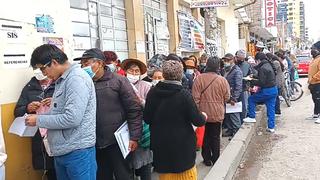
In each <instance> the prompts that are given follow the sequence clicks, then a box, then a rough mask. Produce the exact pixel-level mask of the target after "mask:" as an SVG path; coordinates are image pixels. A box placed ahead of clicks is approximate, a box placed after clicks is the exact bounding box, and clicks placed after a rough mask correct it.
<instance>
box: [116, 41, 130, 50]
mask: <svg viewBox="0 0 320 180" xmlns="http://www.w3.org/2000/svg"><path fill="white" fill-rule="evenodd" d="M115 49H116V50H128V42H127V41H116V42H115Z"/></svg>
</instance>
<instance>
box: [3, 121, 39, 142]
mask: <svg viewBox="0 0 320 180" xmlns="http://www.w3.org/2000/svg"><path fill="white" fill-rule="evenodd" d="M25 119H26V117H25V116H24V117H17V118H16V119H15V120H14V121H13V123H12V124H11V126H10V129H9V133H11V134H16V135H18V136H20V137H33V136H34V135H35V134H36V132H37V131H38V127H37V126H33V127H31V126H26V125H25Z"/></svg>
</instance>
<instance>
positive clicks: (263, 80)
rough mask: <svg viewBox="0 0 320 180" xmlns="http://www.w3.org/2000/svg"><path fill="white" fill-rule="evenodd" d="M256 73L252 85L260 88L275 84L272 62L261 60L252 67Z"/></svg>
mask: <svg viewBox="0 0 320 180" xmlns="http://www.w3.org/2000/svg"><path fill="white" fill-rule="evenodd" d="M254 68H255V69H256V70H257V72H258V74H256V75H255V76H254V78H255V79H257V81H253V85H257V86H259V87H261V88H270V87H274V86H276V69H275V67H273V64H272V63H271V62H269V61H267V60H262V61H261V62H260V63H259V64H258V65H257V66H255V67H254Z"/></svg>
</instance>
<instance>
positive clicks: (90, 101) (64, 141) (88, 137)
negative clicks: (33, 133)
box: [37, 64, 96, 156]
mask: <svg viewBox="0 0 320 180" xmlns="http://www.w3.org/2000/svg"><path fill="white" fill-rule="evenodd" d="M37 126H38V127H41V128H47V129H48V131H47V133H48V136H47V137H48V142H49V146H50V150H51V151H52V154H53V156H62V155H65V154H68V153H70V152H73V151H75V150H79V149H85V148H89V147H93V146H94V145H95V142H96V96H95V90H94V85H93V81H92V79H91V78H90V76H88V74H87V73H86V72H85V71H84V70H82V69H81V68H80V65H79V64H73V65H71V66H70V67H69V69H67V70H66V71H65V72H64V73H63V74H62V76H61V77H60V78H59V79H57V80H56V82H55V91H54V94H53V97H52V102H51V107H50V112H49V113H48V114H46V115H38V117H37Z"/></svg>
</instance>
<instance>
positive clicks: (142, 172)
mask: <svg viewBox="0 0 320 180" xmlns="http://www.w3.org/2000/svg"><path fill="white" fill-rule="evenodd" d="M121 66H122V68H123V69H124V70H125V71H126V74H127V78H128V80H129V81H130V83H131V84H132V86H133V87H134V89H135V92H136V94H137V96H138V97H139V99H140V101H141V104H142V105H143V107H144V105H145V102H146V98H147V94H148V92H149V90H150V88H151V86H152V85H151V83H149V82H146V81H143V80H141V75H143V74H145V73H146V72H147V66H146V65H145V64H144V63H143V62H142V61H140V60H138V59H126V60H124V61H123V62H122V64H121ZM146 126H147V127H146ZM145 128H146V129H145ZM144 131H145V132H146V131H148V132H150V131H149V128H148V125H146V124H145V123H144ZM152 159H153V156H152V152H151V150H150V148H149V147H142V146H138V148H137V150H136V151H135V152H134V153H133V154H132V159H131V166H132V167H133V168H134V169H135V174H136V175H137V176H140V179H141V180H151V168H152V165H151V163H152Z"/></svg>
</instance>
